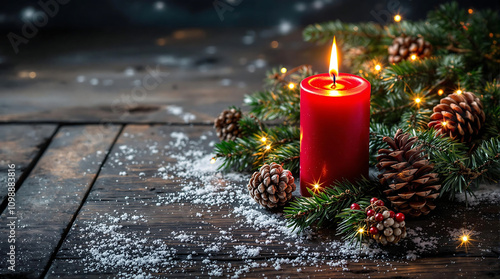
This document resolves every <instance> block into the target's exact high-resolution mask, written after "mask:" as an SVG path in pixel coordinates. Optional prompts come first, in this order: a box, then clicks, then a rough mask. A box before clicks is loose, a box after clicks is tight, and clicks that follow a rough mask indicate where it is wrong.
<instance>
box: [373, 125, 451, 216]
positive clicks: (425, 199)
mask: <svg viewBox="0 0 500 279" xmlns="http://www.w3.org/2000/svg"><path fill="white" fill-rule="evenodd" d="M383 140H384V141H385V142H387V143H388V144H389V146H390V148H391V149H380V150H379V151H378V153H379V154H380V155H379V156H378V157H377V160H378V164H377V168H378V169H379V170H380V171H382V173H381V174H380V175H379V176H378V178H379V179H380V183H381V184H382V185H384V186H387V187H389V189H387V190H384V194H385V195H386V196H387V199H389V200H390V201H391V204H392V206H393V207H394V208H395V209H396V210H398V211H400V212H402V213H404V214H406V215H409V216H412V217H418V216H420V215H422V214H423V215H427V214H429V212H430V211H431V210H433V209H434V208H436V205H435V204H434V200H435V199H436V198H437V197H438V196H439V192H438V190H439V189H440V188H441V185H439V184H438V183H439V178H438V174H437V173H433V172H432V170H433V169H434V165H433V164H430V163H429V161H428V160H427V159H426V155H424V154H423V152H424V151H425V150H423V149H422V145H419V146H416V147H413V145H414V144H415V143H416V141H417V137H412V138H410V135H409V134H403V131H402V130H401V129H399V130H398V131H397V132H396V136H395V137H394V140H393V139H391V138H389V137H384V139H383Z"/></svg>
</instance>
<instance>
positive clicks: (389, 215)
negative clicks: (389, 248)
mask: <svg viewBox="0 0 500 279" xmlns="http://www.w3.org/2000/svg"><path fill="white" fill-rule="evenodd" d="M369 210H373V212H371V213H372V215H371V216H367V217H366V220H365V222H366V225H367V227H368V233H370V236H371V237H372V238H373V239H374V240H375V241H376V242H377V243H380V244H382V245H387V244H388V243H398V242H399V241H400V240H401V239H403V238H405V237H406V223H405V221H404V216H403V218H402V220H401V221H398V220H397V219H396V214H395V213H394V212H393V211H390V210H389V209H388V208H387V207H385V206H379V205H376V204H375V203H372V204H371V205H369V206H367V207H366V208H365V212H366V213H367V215H368V211H369ZM377 214H380V215H382V216H383V219H382V220H381V221H378V220H376V217H377ZM398 217H399V216H398ZM372 228H376V230H375V232H376V233H375V234H372V232H373V231H372V230H373V229H372Z"/></svg>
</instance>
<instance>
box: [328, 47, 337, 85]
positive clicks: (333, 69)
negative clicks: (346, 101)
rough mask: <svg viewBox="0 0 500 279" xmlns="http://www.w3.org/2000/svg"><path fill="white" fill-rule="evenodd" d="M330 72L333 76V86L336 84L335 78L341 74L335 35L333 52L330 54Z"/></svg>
mask: <svg viewBox="0 0 500 279" xmlns="http://www.w3.org/2000/svg"><path fill="white" fill-rule="evenodd" d="M328 73H329V74H330V77H331V78H332V81H333V86H335V80H336V79H337V76H338V75H339V63H338V60H337V43H336V42H335V37H333V45H332V54H331V55H330V69H329V71H328Z"/></svg>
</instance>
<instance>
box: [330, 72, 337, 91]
mask: <svg viewBox="0 0 500 279" xmlns="http://www.w3.org/2000/svg"><path fill="white" fill-rule="evenodd" d="M331 76H332V81H333V83H332V87H331V88H332V89H334V88H335V87H336V86H337V83H336V79H337V78H336V76H335V75H334V74H333V75H331Z"/></svg>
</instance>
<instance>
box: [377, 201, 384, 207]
mask: <svg viewBox="0 0 500 279" xmlns="http://www.w3.org/2000/svg"><path fill="white" fill-rule="evenodd" d="M375 204H376V205H378V206H384V205H385V203H384V201H383V200H378V201H376V202H375Z"/></svg>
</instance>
